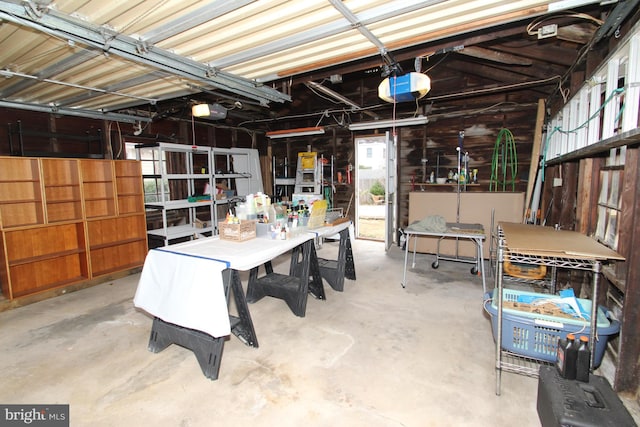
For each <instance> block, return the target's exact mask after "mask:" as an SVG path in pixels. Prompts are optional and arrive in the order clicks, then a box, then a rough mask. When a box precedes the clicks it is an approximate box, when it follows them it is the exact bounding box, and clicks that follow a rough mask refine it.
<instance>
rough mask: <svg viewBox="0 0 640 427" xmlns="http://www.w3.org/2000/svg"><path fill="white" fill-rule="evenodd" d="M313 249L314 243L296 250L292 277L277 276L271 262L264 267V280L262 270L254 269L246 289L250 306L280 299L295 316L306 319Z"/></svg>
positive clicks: (290, 268) (290, 270)
mask: <svg viewBox="0 0 640 427" xmlns="http://www.w3.org/2000/svg"><path fill="white" fill-rule="evenodd" d="M312 248H313V241H312V240H308V241H306V242H304V243H302V244H301V245H299V246H297V247H295V248H293V250H292V251H291V265H290V267H289V275H285V274H279V273H274V272H273V268H272V266H271V263H270V262H267V263H265V264H264V265H265V270H266V273H267V274H266V275H264V276H262V277H258V269H259V267H254V268H252V269H251V271H250V272H249V283H248V285H247V302H249V303H254V302H256V301H258V300H260V299H262V298H263V297H265V296H270V297H273V298H278V299H281V300H283V301H285V302H286V303H287V305H288V306H289V308H290V309H291V311H293V313H294V314H295V315H296V316H299V317H304V316H305V312H306V309H307V294H308V293H309V276H310V272H311V269H310V267H311V250H312Z"/></svg>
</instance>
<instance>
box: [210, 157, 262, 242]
mask: <svg viewBox="0 0 640 427" xmlns="http://www.w3.org/2000/svg"><path fill="white" fill-rule="evenodd" d="M210 165H211V172H212V183H213V186H214V187H215V186H216V185H220V184H222V183H223V182H224V183H225V184H226V186H227V187H228V188H229V190H233V191H234V193H235V194H234V196H233V197H240V198H244V196H246V195H248V194H256V193H261V192H263V191H264V189H263V185H262V172H261V169H260V156H259V155H258V150H255V149H252V148H216V147H211V159H210ZM213 198H215V196H213ZM228 203H229V198H226V199H220V200H214V209H213V216H212V218H213V230H214V233H215V234H218V221H219V220H220V219H221V218H218V210H217V209H216V206H218V205H226V204H228Z"/></svg>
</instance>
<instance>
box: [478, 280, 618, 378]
mask: <svg viewBox="0 0 640 427" xmlns="http://www.w3.org/2000/svg"><path fill="white" fill-rule="evenodd" d="M522 295H525V296H534V297H541V298H548V299H556V298H558V299H559V298H560V297H559V296H558V295H550V294H538V293H534V292H525V291H517V290H514V289H503V294H502V298H503V301H517V300H518V297H520V296H522ZM577 300H578V302H579V303H580V305H581V306H582V307H583V308H584V309H585V310H587V311H588V312H589V313H590V312H591V301H590V300H587V299H581V298H577ZM484 307H485V309H486V310H487V312H488V313H489V314H490V315H491V329H492V332H493V338H494V340H495V339H496V336H497V334H498V303H497V289H494V290H493V292H492V293H486V294H485V303H484ZM596 327H597V331H596V332H597V340H596V342H595V345H594V343H593V340H592V339H591V338H590V344H589V345H590V346H591V351H594V352H595V353H594V366H593V368H597V367H598V366H600V362H602V358H603V357H604V352H605V350H606V348H607V341H608V340H609V337H610V336H611V335H615V334H617V333H618V331H620V322H618V321H617V320H615V319H613V318H611V313H610V312H609V310H607V309H606V308H605V307H602V306H600V307H598V319H597V323H596ZM590 331H591V327H590V322H589V321H588V320H582V319H580V318H576V319H565V318H562V317H556V316H548V315H543V314H537V313H529V312H524V311H519V310H514V309H510V308H504V309H503V310H502V343H501V347H502V348H503V349H504V350H507V351H510V352H512V353H515V354H518V355H521V356H526V357H530V358H532V359H537V360H542V361H546V362H555V360H556V350H557V347H558V339H559V338H565V337H566V335H567V334H568V333H574V334H575V335H576V338H578V339H579V337H580V336H582V335H586V336H589V337H590Z"/></svg>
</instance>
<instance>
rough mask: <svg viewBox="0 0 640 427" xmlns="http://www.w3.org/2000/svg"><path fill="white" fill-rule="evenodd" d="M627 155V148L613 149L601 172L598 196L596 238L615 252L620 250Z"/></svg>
mask: <svg viewBox="0 0 640 427" xmlns="http://www.w3.org/2000/svg"><path fill="white" fill-rule="evenodd" d="M625 155H626V147H621V148H613V149H611V152H610V155H609V157H608V159H607V162H606V164H605V166H604V167H603V168H602V169H601V170H600V194H599V196H598V205H597V210H598V212H597V222H596V233H595V237H596V239H597V240H598V241H600V242H601V243H603V244H604V245H606V246H608V247H610V248H611V249H613V250H617V248H618V235H619V229H618V221H619V217H620V210H621V205H620V202H621V198H620V194H621V190H622V185H623V177H624V158H625Z"/></svg>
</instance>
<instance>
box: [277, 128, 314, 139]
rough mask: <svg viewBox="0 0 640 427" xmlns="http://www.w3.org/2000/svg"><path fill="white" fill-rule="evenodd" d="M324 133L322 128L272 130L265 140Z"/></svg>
mask: <svg viewBox="0 0 640 427" xmlns="http://www.w3.org/2000/svg"><path fill="white" fill-rule="evenodd" d="M323 133H324V128H323V127H322V126H316V127H310V128H297V129H283V130H273V131H270V132H267V134H266V135H267V138H271V139H277V138H289V137H290V136H306V135H320V134H323Z"/></svg>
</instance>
